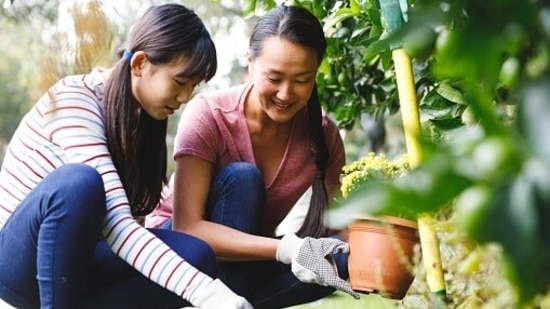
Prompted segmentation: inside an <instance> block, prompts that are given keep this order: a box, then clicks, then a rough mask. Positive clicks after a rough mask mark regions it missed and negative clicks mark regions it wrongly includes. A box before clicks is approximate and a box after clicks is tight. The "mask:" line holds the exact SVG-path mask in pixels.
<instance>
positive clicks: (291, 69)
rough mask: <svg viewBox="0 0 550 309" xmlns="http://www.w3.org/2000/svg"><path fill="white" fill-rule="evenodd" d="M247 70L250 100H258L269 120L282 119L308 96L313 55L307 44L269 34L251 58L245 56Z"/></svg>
mask: <svg viewBox="0 0 550 309" xmlns="http://www.w3.org/2000/svg"><path fill="white" fill-rule="evenodd" d="M249 73H250V77H251V78H252V80H253V84H254V85H253V88H252V93H251V99H252V102H253V104H259V105H260V108H261V109H262V110H263V112H264V113H265V114H267V116H268V117H269V118H270V119H271V120H272V121H275V122H279V123H284V122H287V121H290V120H291V119H292V117H293V116H294V115H295V114H296V113H297V112H298V111H300V110H301V109H302V108H303V107H304V106H305V105H306V104H307V101H308V100H309V97H310V95H311V91H312V89H313V86H314V85H315V76H316V75H317V56H316V54H315V52H314V50H313V49H311V48H308V47H304V46H302V45H298V44H294V43H292V42H290V41H288V40H286V39H284V38H280V37H276V36H273V37H270V38H268V39H266V40H265V41H264V42H263V43H262V48H261V51H260V53H259V55H258V56H257V57H256V58H255V59H249Z"/></svg>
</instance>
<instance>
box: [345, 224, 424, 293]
mask: <svg viewBox="0 0 550 309" xmlns="http://www.w3.org/2000/svg"><path fill="white" fill-rule="evenodd" d="M348 230H349V245H350V255H349V262H348V269H349V279H350V284H351V287H352V288H353V289H354V290H355V291H358V292H364V293H378V294H380V295H381V296H383V297H387V298H392V299H402V298H403V297H404V296H405V294H406V293H407V290H408V289H409V287H410V285H411V284H412V282H413V280H414V274H413V273H412V267H411V266H412V265H413V264H412V262H413V256H414V247H415V245H416V244H417V243H418V242H419V236H418V229H417V224H416V222H415V221H411V220H406V219H402V218H397V217H382V218H361V219H359V220H357V221H355V222H353V223H351V224H349V226H348Z"/></svg>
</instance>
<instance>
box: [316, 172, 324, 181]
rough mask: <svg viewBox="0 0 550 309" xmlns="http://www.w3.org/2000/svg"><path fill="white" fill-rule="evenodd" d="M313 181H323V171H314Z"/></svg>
mask: <svg viewBox="0 0 550 309" xmlns="http://www.w3.org/2000/svg"><path fill="white" fill-rule="evenodd" d="M315 179H319V180H324V179H325V171H320V170H317V171H315Z"/></svg>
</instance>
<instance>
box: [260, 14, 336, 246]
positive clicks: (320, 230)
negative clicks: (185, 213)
mask: <svg viewBox="0 0 550 309" xmlns="http://www.w3.org/2000/svg"><path fill="white" fill-rule="evenodd" d="M274 36H277V37H281V38H284V39H286V40H288V41H290V42H292V43H295V44H299V45H301V46H305V47H308V48H311V49H312V50H313V51H315V54H316V55H317V64H318V65H320V64H321V61H322V60H323V57H324V56H325V50H326V47H327V42H326V39H325V34H324V32H323V28H322V26H321V24H320V22H319V20H318V19H317V17H315V15H313V14H312V13H310V12H309V11H308V10H307V9H305V8H302V7H299V6H285V5H283V6H279V7H276V8H275V9H273V10H271V11H269V12H268V13H267V14H266V15H264V16H262V17H261V18H260V19H259V21H258V23H257V24H256V26H255V28H254V30H253V32H252V35H251V38H250V44H249V49H250V51H249V52H250V57H251V58H252V59H255V58H256V57H258V56H259V55H260V53H261V51H262V47H263V46H262V43H263V42H264V41H265V40H266V39H267V38H270V37H274ZM307 111H308V133H309V144H310V149H311V153H312V156H313V161H314V162H315V165H316V167H317V172H316V173H315V179H314V181H313V184H312V186H313V193H312V196H311V201H310V205H309V211H308V213H307V216H306V219H305V221H304V223H303V225H302V227H301V228H300V230H299V231H298V232H297V234H298V235H299V236H302V237H303V236H313V237H319V236H322V235H323V234H325V232H326V231H327V230H326V228H325V227H324V226H323V214H324V212H325V210H326V209H327V207H328V198H327V191H326V187H325V169H326V167H327V162H328V148H327V144H326V140H325V133H324V131H323V124H322V112H321V103H320V102H319V95H318V93H317V85H315V86H314V87H313V91H312V93H311V96H310V98H309V101H308V103H307Z"/></svg>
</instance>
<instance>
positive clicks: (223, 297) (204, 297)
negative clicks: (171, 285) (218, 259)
mask: <svg viewBox="0 0 550 309" xmlns="http://www.w3.org/2000/svg"><path fill="white" fill-rule="evenodd" d="M189 301H190V302H191V303H192V304H193V305H194V306H196V307H198V308H201V309H219V308H224V309H225V308H227V309H254V307H252V305H251V304H250V303H249V302H248V301H247V300H246V299H245V298H244V297H241V296H239V295H237V294H235V293H234V292H233V291H231V290H230V289H229V288H228V287H227V286H226V285H225V284H224V283H223V282H222V281H221V280H220V279H215V280H213V281H212V282H211V283H210V284H209V285H207V286H206V287H205V288H203V289H201V290H200V291H197V292H196V293H194V294H193V296H192V297H191V299H189ZM191 308H193V307H191Z"/></svg>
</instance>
